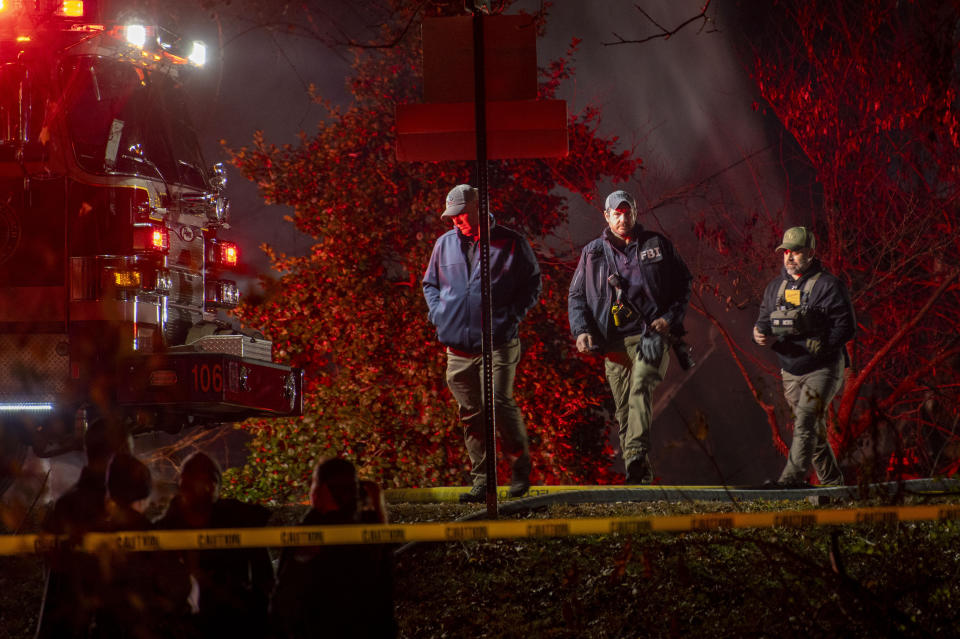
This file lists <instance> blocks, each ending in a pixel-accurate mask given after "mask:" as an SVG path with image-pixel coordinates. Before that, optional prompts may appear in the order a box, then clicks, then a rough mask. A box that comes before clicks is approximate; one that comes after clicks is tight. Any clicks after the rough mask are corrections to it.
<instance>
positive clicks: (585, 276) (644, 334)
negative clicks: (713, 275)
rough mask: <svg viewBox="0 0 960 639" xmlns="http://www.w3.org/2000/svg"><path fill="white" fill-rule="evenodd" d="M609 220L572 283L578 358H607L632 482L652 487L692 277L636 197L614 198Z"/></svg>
mask: <svg viewBox="0 0 960 639" xmlns="http://www.w3.org/2000/svg"><path fill="white" fill-rule="evenodd" d="M603 215H604V218H605V219H606V221H607V226H608V228H606V229H604V231H603V233H602V234H601V235H600V237H599V238H597V239H595V240H593V241H592V242H590V243H589V244H587V245H586V246H585V247H584V248H583V252H582V253H581V255H580V262H579V263H578V264H577V270H576V271H574V274H573V281H571V282H570V293H569V297H568V314H569V319H570V331H571V333H572V334H573V336H574V337H575V338H576V340H577V350H578V351H580V352H581V353H585V352H590V351H592V352H597V353H602V354H604V356H605V360H604V367H605V370H606V375H607V381H608V382H609V384H610V390H611V391H612V392H613V400H614V405H615V407H616V414H615V416H616V419H617V424H618V425H619V429H620V452H621V454H622V455H623V461H624V464H625V465H626V471H627V478H626V482H627V483H628V484H643V483H650V482H651V481H652V480H653V469H652V467H651V465H650V455H649V454H650V423H651V421H652V408H653V403H652V400H651V395H652V394H653V391H654V389H655V388H656V387H657V386H658V385H659V384H660V382H661V381H663V377H664V375H666V372H667V365H668V363H669V361H670V356H669V355H668V353H667V346H668V345H669V343H670V342H672V341H675V340H677V339H679V338H680V337H681V336H682V335H683V333H684V330H683V318H684V315H685V314H686V310H687V302H688V301H689V299H690V281H691V279H692V277H691V275H690V271H689V270H688V269H687V266H686V264H684V262H683V260H682V259H681V258H680V255H679V254H678V253H677V252H676V250H675V249H674V247H673V244H671V243H670V240H668V239H667V238H666V237H664V236H663V235H661V234H659V233H655V232H653V231H648V230H646V229H644V228H643V227H642V226H641V225H640V224H638V223H637V204H636V202H634V199H633V197H632V196H631V195H630V194H629V193H627V192H626V191H614V192H613V193H611V194H610V195H609V196H607V200H606V202H605V204H604V213H603Z"/></svg>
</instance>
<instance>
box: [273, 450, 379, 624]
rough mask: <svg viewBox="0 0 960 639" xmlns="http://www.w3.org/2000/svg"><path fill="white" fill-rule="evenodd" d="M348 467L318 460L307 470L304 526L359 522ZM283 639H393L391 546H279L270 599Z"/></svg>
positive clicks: (356, 488) (352, 469)
mask: <svg viewBox="0 0 960 639" xmlns="http://www.w3.org/2000/svg"><path fill="white" fill-rule="evenodd" d="M360 490H362V488H361V484H360V482H358V481H357V471H356V468H355V467H354V465H353V464H352V463H351V462H349V461H347V460H346V459H342V458H339V457H327V458H324V459H321V460H320V461H319V462H318V463H317V465H316V466H315V467H314V470H313V482H312V484H311V486H310V506H311V508H310V510H309V511H308V512H307V514H306V516H305V517H304V518H303V520H302V521H301V522H300V523H301V525H303V526H334V525H341V524H358V523H362V522H363V519H364V517H363V516H362V515H361V512H360V504H359V501H358V491H360ZM270 608H271V612H272V614H273V617H274V622H275V623H274V625H275V627H277V628H278V630H279V632H278V636H280V637H284V639H307V638H308V637H330V638H332V639H337V638H343V639H392V638H393V637H396V636H397V624H396V620H395V619H394V614H393V548H391V547H390V546H386V545H381V544H356V545H346V546H297V547H288V548H284V549H283V553H282V554H281V556H280V566H279V568H278V569H277V587H276V589H275V590H274V592H273V597H272V598H271V600H270Z"/></svg>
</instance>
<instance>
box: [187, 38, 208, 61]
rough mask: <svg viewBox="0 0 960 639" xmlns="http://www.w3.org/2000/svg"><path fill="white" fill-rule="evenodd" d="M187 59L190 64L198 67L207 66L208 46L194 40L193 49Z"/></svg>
mask: <svg viewBox="0 0 960 639" xmlns="http://www.w3.org/2000/svg"><path fill="white" fill-rule="evenodd" d="M187 59H189V60H190V62H193V63H194V64H195V65H197V66H198V67H202V66H203V65H205V64H206V63H207V45H205V44H204V43H202V42H200V41H199V40H194V41H193V49H192V50H191V51H190V55H189V56H187Z"/></svg>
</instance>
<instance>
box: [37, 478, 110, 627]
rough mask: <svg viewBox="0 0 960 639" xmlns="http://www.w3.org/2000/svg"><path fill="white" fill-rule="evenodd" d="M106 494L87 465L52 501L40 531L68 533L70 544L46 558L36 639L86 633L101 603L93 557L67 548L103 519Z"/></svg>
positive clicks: (103, 482)
mask: <svg viewBox="0 0 960 639" xmlns="http://www.w3.org/2000/svg"><path fill="white" fill-rule="evenodd" d="M106 495H107V489H106V485H105V477H104V475H103V473H98V472H94V471H93V470H91V469H90V467H89V466H85V467H84V468H83V470H81V471H80V479H79V480H78V481H77V483H76V484H75V485H74V486H72V487H71V488H70V489H69V490H68V491H67V492H65V493H64V494H63V495H62V496H61V497H60V498H59V499H58V500H57V501H56V502H55V503H54V505H53V509H52V510H51V511H50V512H49V513H48V514H47V517H46V518H45V519H44V521H43V530H44V532H48V533H54V534H65V535H68V536H69V537H70V538H71V544H68V545H67V546H66V547H64V548H59V549H57V550H54V551H52V552H50V553H49V554H48V555H47V556H46V560H47V566H46V570H45V572H46V582H45V584H44V593H43V605H42V606H41V611H40V621H39V624H38V627H37V633H36V637H37V638H38V639H46V638H48V637H49V638H56V639H61V638H69V637H87V634H88V630H89V627H90V624H91V622H92V620H93V612H94V610H95V609H96V606H97V605H98V603H99V602H98V596H99V595H98V593H99V591H100V589H101V582H100V573H99V569H98V564H97V559H96V557H95V556H94V555H92V554H89V553H84V552H72V551H71V550H70V548H71V546H72V544H73V543H79V542H80V540H81V539H82V538H83V535H84V534H86V533H88V532H90V531H93V530H97V528H98V526H99V525H100V524H101V523H102V522H103V520H104V518H105V517H106V510H105V509H104V500H105V499H106Z"/></svg>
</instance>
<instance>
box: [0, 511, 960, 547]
mask: <svg viewBox="0 0 960 639" xmlns="http://www.w3.org/2000/svg"><path fill="white" fill-rule="evenodd" d="M957 520H960V506H900V507H894V508H851V509H843V510H797V511H780V512H761V513H716V514H703V515H667V516H646V517H615V518H596V519H593V518H584V519H523V520H493V521H490V520H488V521H472V522H446V523H421V524H378V525H345V526H294V527H270V528H216V529H204V530H151V531H146V532H138V531H128V532H116V533H90V534H87V535H86V536H84V538H83V540H82V543H81V544H80V545H79V546H77V549H79V550H84V551H87V552H98V551H101V550H115V551H130V552H138V551H161V550H223V549H232V548H264V547H273V548H282V547H285V546H330V545H342V544H399V543H407V542H413V541H467V540H481V539H522V538H542V537H566V536H575V535H624V534H636V533H651V532H690V531H705V530H732V529H736V528H774V527H804V526H823V525H846V524H884V525H889V524H896V523H898V522H903V521H957ZM64 543H65V538H63V537H57V536H52V535H3V536H0V555H14V554H32V553H44V552H49V551H53V550H56V549H57V548H58V546H60V545H63V544H64Z"/></svg>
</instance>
